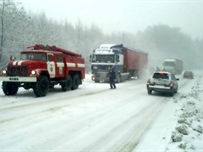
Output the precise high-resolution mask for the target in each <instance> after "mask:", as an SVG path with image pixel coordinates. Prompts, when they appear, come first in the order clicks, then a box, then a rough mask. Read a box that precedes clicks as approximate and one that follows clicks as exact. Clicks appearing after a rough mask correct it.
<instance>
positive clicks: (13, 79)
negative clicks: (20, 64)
mask: <svg viewBox="0 0 203 152" xmlns="http://www.w3.org/2000/svg"><path fill="white" fill-rule="evenodd" d="M9 80H15V81H16V80H18V78H9Z"/></svg>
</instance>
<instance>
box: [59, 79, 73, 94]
mask: <svg viewBox="0 0 203 152" xmlns="http://www.w3.org/2000/svg"><path fill="white" fill-rule="evenodd" d="M71 87H72V78H71V76H68V77H67V79H66V82H64V83H63V84H62V85H61V89H62V91H67V90H71Z"/></svg>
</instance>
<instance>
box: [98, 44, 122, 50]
mask: <svg viewBox="0 0 203 152" xmlns="http://www.w3.org/2000/svg"><path fill="white" fill-rule="evenodd" d="M112 47H123V44H101V45H100V46H99V49H111V48H112Z"/></svg>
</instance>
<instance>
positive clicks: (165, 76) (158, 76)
mask: <svg viewBox="0 0 203 152" xmlns="http://www.w3.org/2000/svg"><path fill="white" fill-rule="evenodd" d="M153 78H154V79H169V76H168V74H166V73H154V75H153Z"/></svg>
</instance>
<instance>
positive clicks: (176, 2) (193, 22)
mask: <svg viewBox="0 0 203 152" xmlns="http://www.w3.org/2000/svg"><path fill="white" fill-rule="evenodd" d="M16 1H18V2H22V5H23V6H24V7H25V9H26V10H28V11H31V12H33V13H41V12H45V14H46V15H47V17H48V18H50V19H54V20H58V21H64V20H65V19H66V20H67V21H68V22H69V23H72V24H73V25H75V24H76V23H77V22H78V20H80V21H81V22H82V23H83V24H84V25H86V26H88V27H90V25H92V24H94V25H97V26H98V27H99V28H100V29H102V31H103V32H104V33H112V32H129V33H132V34H136V32H138V31H144V30H145V29H146V27H147V26H153V25H159V24H166V25H169V26H170V27H180V28H181V30H182V32H183V33H186V34H189V35H191V36H192V38H196V37H199V38H201V39H202V38H203V20H202V19H203V0H157V1H152V0H145V1H144V0H139V1H138V0H16Z"/></svg>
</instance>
